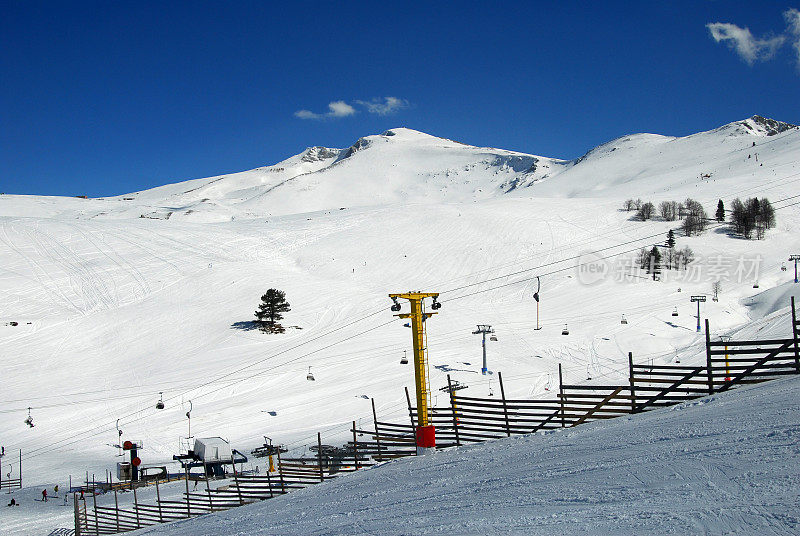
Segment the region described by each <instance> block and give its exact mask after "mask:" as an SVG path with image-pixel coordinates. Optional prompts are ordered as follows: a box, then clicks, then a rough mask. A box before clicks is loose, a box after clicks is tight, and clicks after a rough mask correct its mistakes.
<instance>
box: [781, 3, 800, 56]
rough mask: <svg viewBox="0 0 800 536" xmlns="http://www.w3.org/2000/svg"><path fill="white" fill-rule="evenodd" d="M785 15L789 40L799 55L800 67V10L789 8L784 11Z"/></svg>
mask: <svg viewBox="0 0 800 536" xmlns="http://www.w3.org/2000/svg"><path fill="white" fill-rule="evenodd" d="M783 16H784V18H785V19H786V23H787V24H788V25H789V27H788V28H787V30H786V33H788V34H789V40H790V41H791V43H792V48H794V52H795V54H796V56H797V68H798V69H800V11H798V10H796V9H794V8H789V9H788V10H786V11H785V12H784V13H783Z"/></svg>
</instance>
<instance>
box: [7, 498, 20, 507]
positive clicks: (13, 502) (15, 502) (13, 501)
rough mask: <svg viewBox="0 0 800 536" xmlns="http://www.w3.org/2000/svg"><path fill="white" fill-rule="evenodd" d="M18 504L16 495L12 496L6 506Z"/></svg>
mask: <svg viewBox="0 0 800 536" xmlns="http://www.w3.org/2000/svg"><path fill="white" fill-rule="evenodd" d="M16 505H17V501H16V499H14V497H11V502H10V503H8V504H7V505H6V506H16Z"/></svg>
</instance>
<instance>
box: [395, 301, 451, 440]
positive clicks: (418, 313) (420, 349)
mask: <svg viewBox="0 0 800 536" xmlns="http://www.w3.org/2000/svg"><path fill="white" fill-rule="evenodd" d="M389 297H390V298H391V299H392V301H393V302H394V305H392V311H395V312H397V311H399V310H400V304H399V303H398V302H397V300H398V298H400V299H404V300H408V301H409V303H410V304H411V312H410V313H400V314H397V315H395V316H397V317H399V318H410V319H411V336H412V339H413V341H412V342H413V345H414V383H415V384H416V388H417V389H416V391H417V437H416V442H417V454H424V453H425V452H426V451H428V449H433V448H434V447H436V431H435V429H434V427H433V425H430V424H429V422H430V421H429V418H428V399H429V398H430V387H429V385H428V359H427V350H428V348H427V338H426V336H425V320H426V319H428V318H429V317H430V316H431V315H435V314H436V313H433V312H425V303H424V300H425V298H433V303H432V304H431V309H433V310H436V309H439V308H440V307H441V306H442V304H440V303H439V302H438V301H437V298H438V297H439V293H438V292H406V293H403V294H389Z"/></svg>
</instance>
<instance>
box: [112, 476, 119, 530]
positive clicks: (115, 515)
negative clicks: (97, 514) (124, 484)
mask: <svg viewBox="0 0 800 536" xmlns="http://www.w3.org/2000/svg"><path fill="white" fill-rule="evenodd" d="M112 484H113V482H112ZM114 517H115V518H116V520H117V532H119V501H118V500H117V488H114Z"/></svg>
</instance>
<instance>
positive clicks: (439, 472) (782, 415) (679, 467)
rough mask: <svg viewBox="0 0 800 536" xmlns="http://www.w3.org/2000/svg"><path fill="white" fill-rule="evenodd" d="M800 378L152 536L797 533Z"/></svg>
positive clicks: (457, 454) (317, 491)
mask: <svg viewBox="0 0 800 536" xmlns="http://www.w3.org/2000/svg"><path fill="white" fill-rule="evenodd" d="M799 395H800V380H798V379H797V378H791V379H787V380H780V381H775V382H770V383H768V384H762V385H758V386H753V387H750V388H747V389H738V390H736V391H734V392H729V393H724V394H719V395H715V396H712V397H708V398H705V399H702V400H698V401H693V402H689V403H684V404H681V405H679V406H675V407H672V408H667V409H665V410H659V411H654V412H652V413H648V414H640V415H635V416H631V417H627V418H619V419H615V420H613V421H606V422H596V423H592V424H589V425H586V426H580V427H578V428H575V429H567V430H564V431H556V432H553V433H548V434H539V435H532V436H519V437H513V438H510V439H503V440H497V441H491V442H488V443H483V444H480V445H474V446H469V447H460V448H453V449H448V450H447V451H440V452H437V453H436V454H435V455H432V456H426V457H417V458H410V459H403V460H398V461H395V462H391V463H388V464H385V465H383V466H379V467H375V468H372V469H369V470H365V471H363V472H361V473H357V474H353V475H347V476H346V477H343V478H340V479H338V480H335V481H332V482H327V483H325V484H321V485H318V486H315V487H312V488H306V489H305V490H301V491H299V492H296V493H292V494H291V495H287V496H283V497H279V498H277V499H272V500H269V501H266V502H264V503H260V504H255V505H252V506H247V507H243V508H239V509H235V510H231V511H228V512H225V513H222V514H216V515H213V516H207V517H205V518H199V519H193V520H191V521H188V522H179V523H174V524H171V525H164V526H159V527H154V528H150V529H144V530H142V531H139V533H141V534H164V535H170V536H184V535H185V536H189V535H191V536H204V535H209V536H211V535H214V536H228V535H239V534H250V535H258V534H287V535H288V534H298V535H301V534H302V535H307V534H315V535H320V536H322V535H339V534H341V535H344V534H347V535H361V534H364V535H366V534H387V535H388V534H397V535H400V534H459V535H472V534H475V535H478V534H481V535H482V534H542V535H550V534H565V535H569V534H576V535H577V534H593V535H603V534H707V535H716V534H720V535H721V534H775V535H778V534H785V535H790V534H797V533H798V531H800V464H798V462H800V450H798V443H799V442H800V404H798V396H799Z"/></svg>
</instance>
